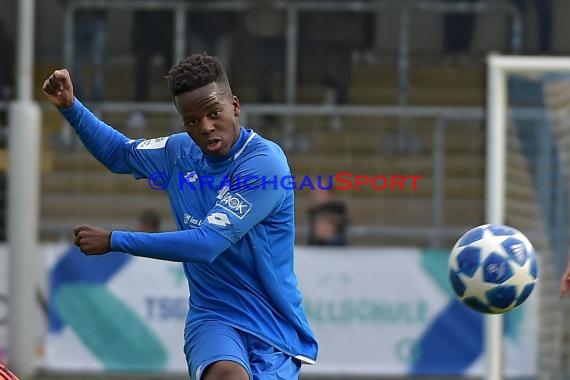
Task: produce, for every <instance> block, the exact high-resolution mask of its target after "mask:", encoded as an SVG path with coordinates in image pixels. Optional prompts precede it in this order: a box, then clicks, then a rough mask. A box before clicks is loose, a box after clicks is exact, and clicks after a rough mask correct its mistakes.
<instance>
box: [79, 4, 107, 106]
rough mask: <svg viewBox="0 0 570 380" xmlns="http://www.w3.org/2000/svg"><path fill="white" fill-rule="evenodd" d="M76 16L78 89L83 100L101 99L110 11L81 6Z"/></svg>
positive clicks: (102, 95) (96, 100)
mask: <svg viewBox="0 0 570 380" xmlns="http://www.w3.org/2000/svg"><path fill="white" fill-rule="evenodd" d="M73 19H74V23H73V62H72V63H71V72H72V74H73V75H74V77H73V78H74V82H73V86H74V90H75V91H76V94H77V97H78V98H80V99H81V100H85V101H95V102H99V101H101V100H103V97H104V67H103V62H104V54H105V48H106V42H107V11H106V10H104V9H82V8H80V9H78V10H77V11H75V13H74V18H73ZM87 89H89V91H87Z"/></svg>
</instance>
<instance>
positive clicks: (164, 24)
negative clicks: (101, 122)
mask: <svg viewBox="0 0 570 380" xmlns="http://www.w3.org/2000/svg"><path fill="white" fill-rule="evenodd" d="M173 20H174V18H173V12H172V11H171V10H146V9H142V10H141V9H137V10H135V11H134V19H133V28H132V30H131V41H132V47H133V52H134V55H135V61H136V62H135V67H134V69H135V94H134V100H135V102H146V101H148V100H149V95H150V86H151V79H152V75H151V73H152V72H151V68H152V64H153V63H154V62H156V61H155V60H156V59H158V60H159V63H160V65H161V66H162V67H163V68H164V72H166V71H167V70H168V68H169V67H170V66H172V63H173V62H172V61H173V57H174V47H173V46H174V32H173V22H174V21H173ZM146 124H147V122H146V118H145V116H144V114H142V113H141V112H135V113H133V114H131V116H130V117H129V119H128V120H127V124H126V126H127V128H131V129H141V128H145V127H146Z"/></svg>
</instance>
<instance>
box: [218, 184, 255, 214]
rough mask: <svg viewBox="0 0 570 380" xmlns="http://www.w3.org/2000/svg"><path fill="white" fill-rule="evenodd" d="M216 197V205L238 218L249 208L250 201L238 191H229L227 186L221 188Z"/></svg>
mask: <svg viewBox="0 0 570 380" xmlns="http://www.w3.org/2000/svg"><path fill="white" fill-rule="evenodd" d="M216 199H217V202H216V206H220V207H222V208H223V209H225V210H227V211H229V212H231V213H232V214H234V215H235V216H237V217H238V218H240V219H243V217H244V216H246V215H247V213H248V212H249V210H251V203H250V202H249V201H248V200H247V199H245V198H244V197H242V196H241V195H240V194H238V193H230V191H229V186H224V187H223V188H221V189H220V191H219V192H218V196H217V197H216Z"/></svg>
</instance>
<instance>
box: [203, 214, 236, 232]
mask: <svg viewBox="0 0 570 380" xmlns="http://www.w3.org/2000/svg"><path fill="white" fill-rule="evenodd" d="M206 219H207V220H208V223H210V224H214V225H216V226H220V227H223V228H226V226H229V225H230V224H232V222H231V221H230V219H229V218H228V216H227V215H226V214H224V213H223V212H213V213H211V214H210V215H208V217H207V218H206Z"/></svg>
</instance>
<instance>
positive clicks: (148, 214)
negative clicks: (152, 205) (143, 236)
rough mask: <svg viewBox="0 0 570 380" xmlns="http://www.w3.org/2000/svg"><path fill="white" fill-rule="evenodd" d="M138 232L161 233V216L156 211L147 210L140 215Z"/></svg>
mask: <svg viewBox="0 0 570 380" xmlns="http://www.w3.org/2000/svg"><path fill="white" fill-rule="evenodd" d="M137 231H140V232H160V215H159V214H158V212H157V211H156V210H154V209H146V210H144V211H143V212H142V213H141V214H140V215H139V220H138V226H137Z"/></svg>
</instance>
